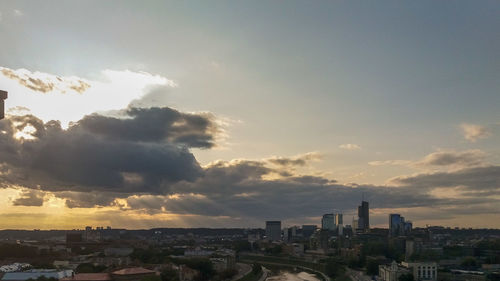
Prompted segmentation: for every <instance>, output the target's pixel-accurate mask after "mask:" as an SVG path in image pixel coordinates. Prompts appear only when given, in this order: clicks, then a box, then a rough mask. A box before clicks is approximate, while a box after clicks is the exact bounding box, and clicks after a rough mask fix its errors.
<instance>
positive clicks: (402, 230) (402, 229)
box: [389, 214, 413, 237]
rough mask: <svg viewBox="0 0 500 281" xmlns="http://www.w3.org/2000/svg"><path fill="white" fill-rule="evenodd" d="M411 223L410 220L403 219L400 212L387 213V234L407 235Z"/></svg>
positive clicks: (395, 235)
mask: <svg viewBox="0 0 500 281" xmlns="http://www.w3.org/2000/svg"><path fill="white" fill-rule="evenodd" d="M412 227H413V224H412V222H411V221H405V218H404V217H403V216H401V215H400V214H390V215H389V236H391V237H397V236H402V235H407V234H408V233H410V232H411V229H412Z"/></svg>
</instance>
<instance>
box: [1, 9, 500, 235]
mask: <svg viewBox="0 0 500 281" xmlns="http://www.w3.org/2000/svg"><path fill="white" fill-rule="evenodd" d="M499 13H500V3H499V2H498V1H454V2H448V1H440V2H436V1H377V2H376V3H375V2H361V1H359V2H358V1H317V2H314V3H311V2H308V1H286V2H281V1H248V2H243V1H235V2H233V1H231V2H227V1H182V2H180V1H176V2H169V1H157V2H155V1H148V2H146V3H144V2H141V1H119V2H118V1H105V2H103V1H78V2H76V1H44V2H41V1H1V2H0V38H1V45H0V48H1V52H0V89H2V90H7V91H8V92H9V98H8V99H7V100H6V111H7V116H6V118H5V119H4V120H2V121H0V217H1V218H2V219H1V220H0V229H6V228H23V229H32V228H41V229H51V228H82V227H84V226H85V225H93V226H107V225H109V226H112V227H126V228H151V227H191V226H192V227H196V226H203V227H247V226H248V227H262V226H263V224H264V221H265V220H270V219H280V220H283V221H284V224H285V225H293V224H305V223H308V224H310V223H315V224H317V223H319V218H320V216H321V215H322V214H324V213H331V212H343V213H344V214H345V220H346V221H347V222H348V223H350V221H351V219H352V217H353V216H354V215H355V210H356V208H357V205H358V204H359V202H360V201H361V198H362V197H363V196H364V198H365V199H366V200H367V201H369V202H370V207H371V223H372V225H375V226H382V227H386V226H387V216H388V214H389V213H391V212H397V213H401V214H402V215H403V216H405V217H406V218H407V219H409V220H412V221H413V222H414V224H415V225H417V226H425V225H445V226H459V227H500V220H498V217H499V216H500V145H499V144H500V110H499V109H500V87H499V86H500V82H499V81H500V75H499V74H500V61H499V58H500V56H499V54H500V52H499V50H500V34H499V30H500V18H499V17H498V14H499Z"/></svg>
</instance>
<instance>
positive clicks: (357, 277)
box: [346, 268, 372, 281]
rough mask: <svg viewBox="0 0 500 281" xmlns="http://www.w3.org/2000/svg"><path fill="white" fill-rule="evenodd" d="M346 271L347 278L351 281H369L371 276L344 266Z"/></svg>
mask: <svg viewBox="0 0 500 281" xmlns="http://www.w3.org/2000/svg"><path fill="white" fill-rule="evenodd" d="M346 273H347V276H349V278H351V280H353V281H371V280H372V278H371V277H370V276H368V275H366V274H364V273H363V271H359V270H353V269H350V268H346Z"/></svg>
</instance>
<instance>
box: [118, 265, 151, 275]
mask: <svg viewBox="0 0 500 281" xmlns="http://www.w3.org/2000/svg"><path fill="white" fill-rule="evenodd" d="M146 273H155V272H154V271H153V270H149V269H146V268H143V267H131V268H124V269H120V270H117V271H114V272H113V273H112V274H115V275H133V274H146Z"/></svg>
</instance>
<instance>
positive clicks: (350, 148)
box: [339, 143, 361, 150]
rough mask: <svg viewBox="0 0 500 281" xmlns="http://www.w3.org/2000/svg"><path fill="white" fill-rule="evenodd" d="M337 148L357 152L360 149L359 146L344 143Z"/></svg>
mask: <svg viewBox="0 0 500 281" xmlns="http://www.w3.org/2000/svg"><path fill="white" fill-rule="evenodd" d="M339 148H341V149H345V150H359V149H361V146H359V145H357V144H354V143H345V144H341V145H339Z"/></svg>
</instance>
